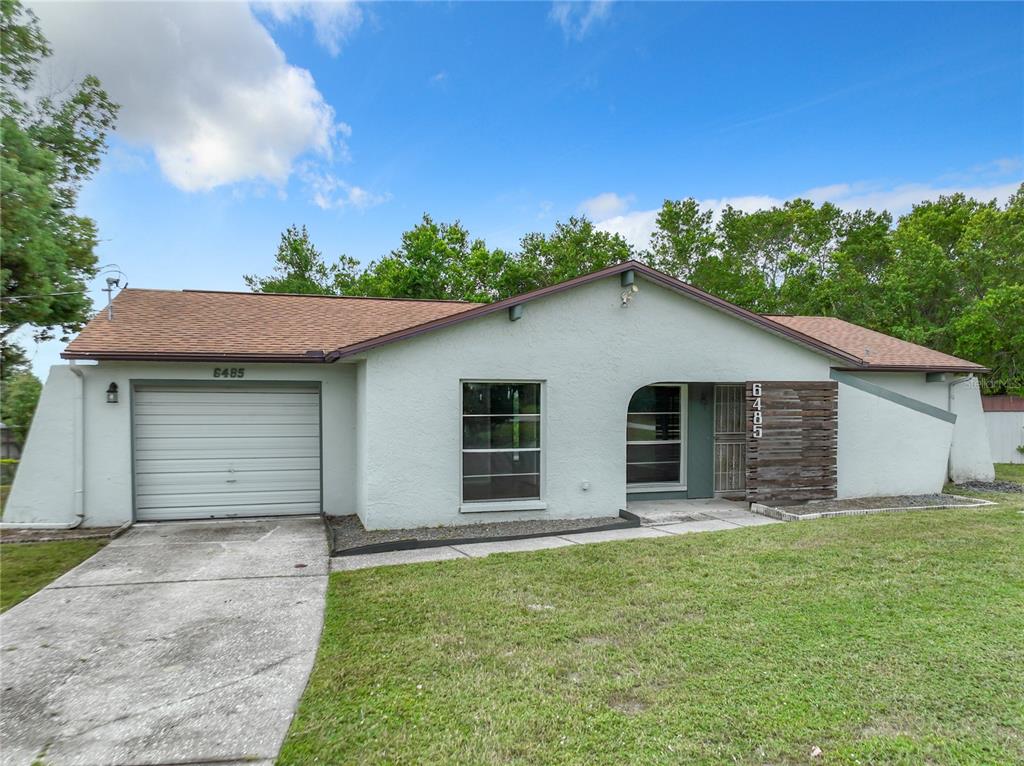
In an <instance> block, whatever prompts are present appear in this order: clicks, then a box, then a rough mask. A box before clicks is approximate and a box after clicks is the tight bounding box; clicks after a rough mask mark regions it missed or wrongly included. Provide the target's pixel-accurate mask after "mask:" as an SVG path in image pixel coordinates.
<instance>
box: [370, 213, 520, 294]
mask: <svg viewBox="0 0 1024 766" xmlns="http://www.w3.org/2000/svg"><path fill="white" fill-rule="evenodd" d="M496 253H497V254H496ZM502 255H503V254H502V253H500V251H495V252H492V251H490V250H488V249H487V245H486V244H485V243H484V241H483V240H481V239H473V238H472V237H471V236H470V234H469V231H467V230H466V228H465V227H464V226H463V225H462V224H461V223H460V222H459V221H455V222H454V223H444V222H438V221H435V220H434V219H433V218H431V217H430V216H429V215H427V214H425V213H424V215H423V219H422V220H421V221H420V222H419V223H418V224H416V226H414V227H413V228H411V229H410V230H409V231H406V232H404V233H403V234H402V241H401V244H399V246H398V247H397V248H395V249H394V250H392V251H391V252H390V253H389V254H388V255H386V256H384V257H383V258H381V259H380V260H377V261H373V262H372V263H371V264H370V265H369V266H368V267H367V269H366V271H365V272H364V273H363V274H362V275H361V276H360V278H359V282H358V285H357V288H356V289H357V290H358V292H359V293H360V294H362V295H371V296H377V297H403V298H429V299H434V300H470V301H487V300H492V299H493V298H495V297H497V291H496V289H495V287H494V285H493V280H492V279H491V277H492V275H494V274H496V273H500V272H501V271H502V270H503V269H504V268H505V262H504V259H503V257H502Z"/></svg>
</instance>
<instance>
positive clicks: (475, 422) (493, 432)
mask: <svg viewBox="0 0 1024 766" xmlns="http://www.w3.org/2000/svg"><path fill="white" fill-rule="evenodd" d="M539 446H540V416H539V415H526V416H522V417H515V416H510V415H499V416H497V417H464V418H463V419H462V447H463V449H522V448H524V447H539Z"/></svg>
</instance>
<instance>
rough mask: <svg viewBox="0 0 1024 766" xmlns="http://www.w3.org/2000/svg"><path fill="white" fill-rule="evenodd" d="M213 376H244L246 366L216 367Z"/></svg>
mask: <svg viewBox="0 0 1024 766" xmlns="http://www.w3.org/2000/svg"><path fill="white" fill-rule="evenodd" d="M213 377H215V378H244V377H245V368H244V367H214V368H213Z"/></svg>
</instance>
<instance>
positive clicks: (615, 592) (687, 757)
mask: <svg viewBox="0 0 1024 766" xmlns="http://www.w3.org/2000/svg"><path fill="white" fill-rule="evenodd" d="M1000 497H1001V498H1011V496H1009V495H1004V496H1000ZM1022 510H1024V501H1022V499H1021V497H1020V495H1017V496H1016V497H1015V498H1012V499H1010V500H1008V501H1007V502H1003V503H1002V504H1001V505H999V506H996V507H991V506H990V507H985V508H983V509H971V510H967V509H961V510H942V511H921V512H914V513H906V514H881V515H875V516H860V517H850V518H841V519H833V520H824V521H814V522H798V523H791V524H779V525H774V526H766V527H758V528H750V529H745V530H737V531H729V532H722V533H704V534H698V535H689V536H685V537H677V538H671V539H660V540H643V541H641V540H636V541H630V542H623V543H608V544H602V545H588V546H579V547H575V548H570V549H561V550H554V551H543V552H537V553H530V554H513V555H504V556H491V557H489V558H486V559H480V560H463V561H452V562H441V563H435V564H421V565H411V566H402V567H385V568H380V569H372V570H363V571H358V572H351V573H337V574H333V575H332V576H331V579H330V587H329V590H328V600H327V613H326V622H325V626H324V633H323V637H322V640H321V646H320V653H319V657H318V659H317V662H316V666H315V668H314V671H313V674H312V676H311V678H310V681H309V686H308V688H307V690H306V693H305V696H304V697H303V699H302V702H301V704H300V707H299V711H298V713H297V715H296V717H295V720H294V721H293V724H292V728H291V731H290V733H289V735H288V737H287V739H286V741H285V745H284V748H283V750H282V753H281V756H280V761H279V762H280V763H282V764H311V763H322V764H334V763H338V764H340V763H344V764H360V763H396V764H398V763H417V764H420V763H458V764H485V763H487V764H489V763H524V764H569V763H572V764H662V763H686V764H688V763H698V764H699V763H708V764H718V763H740V764H799V763H825V764H832V763H847V764H858V763H861V764H908V765H909V764H922V763H930V764H979V763H985V764H1000V763H1006V764H1009V763H1017V764H1019V763H1022V762H1024V641H1022V640H1021V637H1022V636H1024V514H1022V513H1021V511H1022ZM815 746H817V747H820V748H821V749H822V751H823V753H824V754H823V756H822V757H821V758H819V759H812V758H811V757H810V752H811V750H812V748H814V747H815Z"/></svg>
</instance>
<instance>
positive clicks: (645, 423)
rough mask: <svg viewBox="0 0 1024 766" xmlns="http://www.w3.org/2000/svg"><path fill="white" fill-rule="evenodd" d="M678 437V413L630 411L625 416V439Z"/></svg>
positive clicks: (651, 440) (632, 440) (641, 440)
mask: <svg viewBox="0 0 1024 766" xmlns="http://www.w3.org/2000/svg"><path fill="white" fill-rule="evenodd" d="M678 438H679V415H678V414H676V415H645V414H641V413H630V414H629V416H628V417H627V418H626V441H631V442H653V441H664V440H666V439H678Z"/></svg>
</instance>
